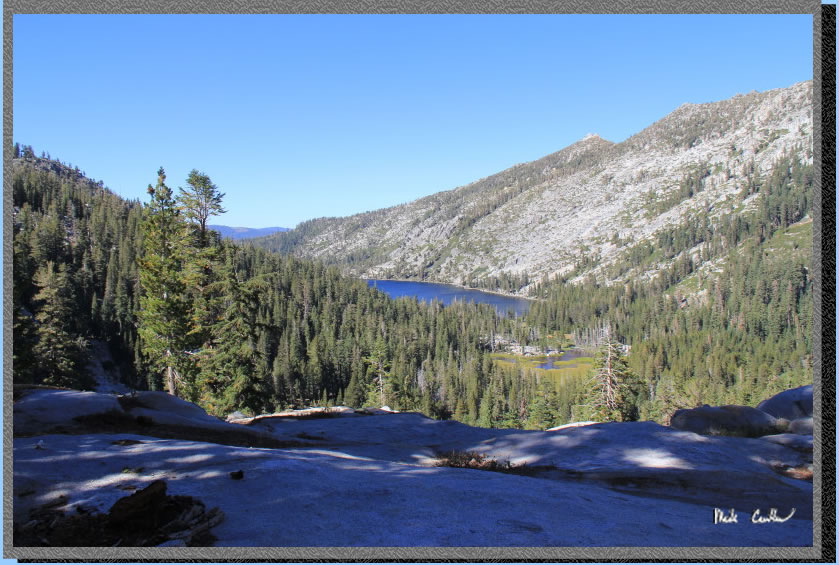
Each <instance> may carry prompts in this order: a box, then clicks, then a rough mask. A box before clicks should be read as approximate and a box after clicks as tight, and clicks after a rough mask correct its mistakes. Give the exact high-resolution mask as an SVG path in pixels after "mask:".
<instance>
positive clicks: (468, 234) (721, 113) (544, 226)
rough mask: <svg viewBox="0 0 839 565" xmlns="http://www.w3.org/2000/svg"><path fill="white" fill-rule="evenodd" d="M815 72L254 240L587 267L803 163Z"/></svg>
mask: <svg viewBox="0 0 839 565" xmlns="http://www.w3.org/2000/svg"><path fill="white" fill-rule="evenodd" d="M812 124H813V122H812V81H806V82H802V83H799V84H795V85H793V86H790V87H788V88H781V89H776V90H770V91H766V92H762V93H757V92H752V93H749V94H746V95H737V96H735V97H733V98H731V99H729V100H724V101H721V102H714V103H709V104H684V105H682V106H681V107H679V108H678V109H677V110H675V111H674V112H672V113H671V114H669V115H668V116H666V117H665V118H663V119H661V120H659V121H658V122H656V123H654V124H652V125H651V126H649V127H648V128H646V129H644V130H643V131H641V132H639V133H638V134H636V135H633V136H632V137H630V138H628V139H627V140H625V141H623V142H622V143H612V142H610V141H607V140H605V139H602V138H600V137H599V136H597V135H588V136H586V137H584V138H583V139H581V140H580V141H578V142H577V143H574V144H573V145H571V146H569V147H566V148H565V149H562V150H561V151H559V152H557V153H554V154H552V155H548V156H546V157H543V158H541V159H539V160H537V161H533V162H530V163H526V164H521V165H516V166H514V167H512V168H510V169H507V170H505V171H502V172H500V173H498V174H495V175H492V176H490V177H487V178H484V179H481V180H478V181H476V182H474V183H472V184H469V185H466V186H462V187H459V188H456V189H454V190H451V191H447V192H440V193H437V194H434V195H431V196H428V197H425V198H421V199H419V200H416V201H414V202H411V203H408V204H403V205H399V206H395V207H392V208H386V209H382V210H376V211H372V212H366V213H363V214H357V215H354V216H350V217H346V218H319V219H315V220H310V221H308V222H304V223H303V224H301V225H299V226H298V227H297V228H296V229H294V230H292V231H290V232H288V233H284V234H274V235H271V236H268V237H266V238H261V239H258V240H255V243H256V244H257V245H261V246H264V247H266V248H269V249H273V250H279V251H282V252H288V253H292V254H295V255H298V256H303V257H314V258H319V259H323V260H326V261H327V262H330V263H337V264H341V265H344V266H345V267H346V268H347V270H348V271H349V272H350V273H352V274H355V275H359V276H364V277H372V278H387V277H393V278H416V279H426V280H436V281H441V282H451V283H455V284H472V283H474V282H475V281H478V280H481V279H484V278H486V277H492V276H499V275H501V274H502V273H505V274H507V275H521V274H527V275H528V276H529V277H530V280H535V279H536V278H537V277H540V276H542V275H553V274H564V273H568V272H569V271H572V270H574V269H575V263H577V262H578V261H579V259H580V258H581V257H583V256H587V257H592V258H596V259H597V261H595V263H596V267H591V266H590V267H588V268H587V269H583V270H582V271H580V269H577V271H575V274H576V273H577V272H579V274H580V275H581V276H582V275H586V274H588V273H589V272H592V271H593V272H594V273H595V274H596V273H597V272H598V270H601V269H603V268H605V267H607V266H608V265H609V264H610V263H611V262H613V261H615V260H616V258H617V257H618V255H619V253H620V252H622V251H625V250H627V249H630V248H631V247H632V246H634V245H638V244H639V243H641V242H643V241H645V240H649V239H650V238H652V236H653V235H654V234H656V232H658V231H660V230H661V229H663V228H665V227H667V226H670V225H674V224H677V223H678V222H679V221H680V219H681V218H683V217H685V215H687V214H690V213H692V212H693V211H698V210H703V211H704V212H706V213H710V214H711V215H712V217H713V216H717V217H718V216H719V215H720V214H723V213H732V212H734V213H742V212H744V211H748V210H749V209H750V206H754V198H752V199H746V201H745V202H743V201H741V200H740V199H738V198H736V196H737V195H738V194H739V193H740V192H741V190H742V189H743V187H744V185H745V184H747V183H748V182H749V179H750V178H754V177H755V175H757V176H759V175H764V174H768V172H769V171H770V170H771V169H772V166H773V165H774V164H776V163H777V161H778V160H779V158H780V157H782V156H783V155H785V154H792V155H795V156H796V157H797V158H798V159H800V160H801V162H803V163H812V150H811V147H812V136H813V134H812Z"/></svg>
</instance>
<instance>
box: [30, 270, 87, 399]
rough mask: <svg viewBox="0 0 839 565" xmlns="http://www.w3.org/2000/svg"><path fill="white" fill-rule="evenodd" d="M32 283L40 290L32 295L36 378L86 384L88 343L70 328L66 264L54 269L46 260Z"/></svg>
mask: <svg viewBox="0 0 839 565" xmlns="http://www.w3.org/2000/svg"><path fill="white" fill-rule="evenodd" d="M35 284H36V285H37V286H38V288H39V289H40V290H39V291H38V293H37V294H36V295H35V301H36V303H38V304H39V305H40V307H39V309H38V313H37V314H36V315H35V319H36V320H37V321H38V327H37V330H36V335H37V338H38V341H37V343H35V345H34V347H33V348H32V352H33V355H34V358H35V363H36V369H35V370H36V375H37V377H38V379H39V380H40V381H41V382H43V383H44V384H48V385H54V386H63V387H70V388H85V387H87V386H89V385H90V384H91V382H90V378H89V376H87V375H86V373H85V372H84V370H83V366H84V361H85V360H86V354H85V353H86V348H87V343H86V342H85V340H84V339H82V338H81V337H74V336H73V335H72V333H71V331H70V325H71V320H72V319H73V315H72V312H73V307H72V296H71V294H70V286H69V281H68V278H67V272H66V268H65V266H64V265H61V266H59V267H58V268H57V269H56V267H55V265H54V264H53V263H47V264H46V265H45V266H44V267H43V268H41V269H39V270H38V272H37V273H36V275H35Z"/></svg>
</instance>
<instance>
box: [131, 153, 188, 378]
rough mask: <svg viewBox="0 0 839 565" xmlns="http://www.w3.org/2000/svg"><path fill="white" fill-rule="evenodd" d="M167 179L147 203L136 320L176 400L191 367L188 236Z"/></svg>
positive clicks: (159, 182)
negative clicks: (185, 272) (186, 275)
mask: <svg viewBox="0 0 839 565" xmlns="http://www.w3.org/2000/svg"><path fill="white" fill-rule="evenodd" d="M165 180H166V174H165V173H164V171H163V169H162V168H161V169H160V170H159V171H158V179H157V186H156V187H154V188H152V187H151V185H149V188H148V193H149V194H150V195H151V201H150V202H149V203H148V204H147V205H146V208H145V214H144V218H143V224H142V233H143V254H142V257H141V258H140V259H139V260H138V266H139V276H140V286H141V288H142V294H141V296H140V309H139V311H138V312H137V318H138V320H139V334H140V338H141V340H142V343H143V353H144V354H145V355H146V357H147V358H148V364H149V366H150V368H152V369H153V370H154V371H156V372H165V374H166V387H167V389H168V391H169V394H172V395H177V393H178V390H177V387H178V385H177V381H178V380H179V379H180V380H185V379H187V377H188V372H189V364H190V360H189V356H188V353H187V350H186V348H187V342H188V334H189V331H190V324H189V318H190V308H189V303H188V297H187V294H186V284H185V281H184V276H183V271H182V268H183V265H184V262H185V251H186V248H187V241H188V234H187V229H186V228H187V226H186V224H185V222H184V221H183V219H182V218H181V216H180V213H179V211H178V208H177V206H176V203H175V199H174V198H173V197H172V190H171V189H170V188H169V187H168V186H166V184H165ZM187 386H188V385H187Z"/></svg>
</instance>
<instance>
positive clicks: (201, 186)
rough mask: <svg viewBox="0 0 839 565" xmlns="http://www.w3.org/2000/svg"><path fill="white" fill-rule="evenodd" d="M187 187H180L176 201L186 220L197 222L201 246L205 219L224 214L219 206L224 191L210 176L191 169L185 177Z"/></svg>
mask: <svg viewBox="0 0 839 565" xmlns="http://www.w3.org/2000/svg"><path fill="white" fill-rule="evenodd" d="M186 182H187V185H188V188H180V191H181V192H180V194H179V195H178V203H179V205H180V208H181V210H182V211H183V214H184V217H185V218H186V219H187V221H190V222H195V223H197V224H198V229H199V241H200V246H201V247H206V243H207V220H208V219H209V218H210V216H218V215H219V214H224V213H225V212H226V210H225V209H224V208H222V206H221V200H222V198H223V197H224V193H221V192H219V191H218V187H217V186H216V185H215V184H213V182H212V181H211V180H210V177H209V176H207V175H206V174H204V173H199V172H198V170H196V169H192V171H190V173H189V176H188V177H187V179H186Z"/></svg>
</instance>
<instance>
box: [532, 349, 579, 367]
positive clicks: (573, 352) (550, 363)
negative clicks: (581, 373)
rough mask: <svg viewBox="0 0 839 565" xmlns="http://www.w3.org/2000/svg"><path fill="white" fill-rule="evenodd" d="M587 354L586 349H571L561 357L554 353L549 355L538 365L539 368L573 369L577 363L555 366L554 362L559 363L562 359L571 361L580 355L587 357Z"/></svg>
mask: <svg viewBox="0 0 839 565" xmlns="http://www.w3.org/2000/svg"><path fill="white" fill-rule="evenodd" d="M586 355H588V354H587V353H586V352H585V351H581V350H579V349H569V350H568V351H566V352H565V353H563V354H562V355H560V356H559V357H557V356H554V355H550V356H548V358H547V359H545V362H544V363H540V364H539V365H536V367H537V368H539V369H560V368H562V367H565V368H566V369H571V368H573V367H576V366H577V365H557V366H556V367H554V363H558V362H560V361H571V360H573V359H577V358H578V357H585V356H586Z"/></svg>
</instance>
